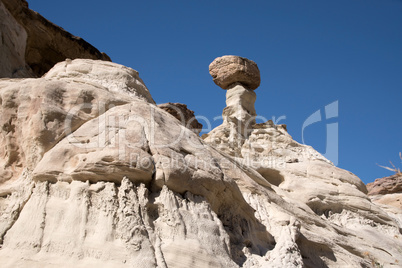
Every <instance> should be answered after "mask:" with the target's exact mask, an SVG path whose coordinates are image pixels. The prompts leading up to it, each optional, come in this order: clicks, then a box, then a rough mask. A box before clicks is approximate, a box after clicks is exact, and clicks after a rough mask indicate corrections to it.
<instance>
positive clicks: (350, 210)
mask: <svg viewBox="0 0 402 268" xmlns="http://www.w3.org/2000/svg"><path fill="white" fill-rule="evenodd" d="M236 87H237V89H236V90H235V91H232V93H233V94H232V93H231V94H229V97H228V100H229V101H228V102H227V103H228V106H229V107H232V106H236V105H240V106H244V107H247V109H246V108H244V107H243V108H242V109H244V110H248V112H249V115H250V116H251V117H252V116H254V113H252V111H251V107H253V105H251V103H253V102H254V101H253V98H250V99H249V98H245V99H244V98H242V97H239V96H243V95H242V94H244V92H249V91H245V90H249V89H247V88H245V87H244V86H242V85H241V84H236V85H235V86H234V87H233V88H236ZM230 90H231V89H229V90H228V92H230ZM236 92H240V93H239V94H238V95H236V94H237V93H236ZM242 92H243V93H242ZM235 93H236V94H235ZM246 94H248V93H246ZM0 98H1V101H0V109H1V110H0V116H1V117H0V125H1V132H0V148H1V151H0V161H1V162H0V168H1V170H0V172H1V173H0V178H1V180H0V215H1V216H0V245H1V247H0V259H1V260H2V264H1V265H2V267H169V268H172V267H173V268H175V267H376V266H379V265H384V266H385V267H399V264H400V263H401V262H402V254H401V252H400V249H401V248H402V237H401V233H400V230H401V228H402V220H401V219H402V217H401V211H400V210H396V208H395V210H386V209H383V208H382V207H380V206H378V205H376V204H374V203H372V202H371V201H370V199H369V198H368V197H367V195H366V193H367V190H366V187H365V185H364V184H363V183H362V182H361V181H360V180H359V178H357V177H356V176H354V175H353V174H351V173H350V172H348V171H345V170H341V169H339V168H337V167H335V166H333V165H332V164H331V162H329V161H328V160H326V159H325V158H324V157H323V156H321V155H320V154H319V153H318V152H316V151H315V150H314V149H313V148H311V147H308V146H305V145H301V144H298V143H297V142H295V141H294V140H293V139H292V138H291V136H290V135H289V134H288V133H287V132H286V128H285V127H284V126H277V125H274V124H273V123H272V122H270V121H269V122H266V123H264V124H254V125H251V126H250V125H247V124H245V123H244V122H245V121H244V120H246V121H247V120H249V119H247V117H242V116H237V113H228V116H227V119H226V120H225V121H224V122H223V124H222V125H221V126H219V127H217V128H216V129H215V130H213V131H212V132H211V133H209V134H208V135H207V136H206V137H205V139H204V140H203V139H201V138H199V137H198V134H196V133H194V132H193V131H192V130H190V129H189V128H187V127H185V126H184V125H183V123H182V122H180V121H179V120H177V119H176V118H175V117H174V116H172V115H171V114H169V113H168V112H166V111H165V110H164V109H162V108H160V107H158V106H156V105H155V103H154V101H153V100H152V97H151V95H150V93H149V91H148V89H147V88H146V86H145V84H144V83H143V81H142V80H141V79H140V78H139V76H138V73H137V72H136V71H134V70H132V69H130V68H127V67H124V66H121V65H118V64H114V63H110V62H105V61H94V60H82V59H81V60H72V61H71V60H68V61H64V62H60V63H58V64H57V65H56V66H55V67H54V68H53V69H51V70H50V71H49V72H48V73H47V74H46V75H45V76H44V77H42V78H38V79H2V80H0ZM254 100H255V98H254ZM235 110H236V109H235ZM236 111H240V110H236ZM239 125H240V127H239ZM232 127H235V128H236V129H235V130H233V131H234V132H232ZM238 129H240V132H239V131H238ZM243 130H244V131H243ZM242 131H243V132H242ZM236 133H237V134H238V133H242V135H243V134H244V135H243V136H242V137H241V139H240V138H238V137H236V136H232V137H231V135H235V134H236ZM226 152H230V155H228V154H226ZM268 161H273V162H268Z"/></svg>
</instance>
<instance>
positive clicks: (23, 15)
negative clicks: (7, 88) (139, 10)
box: [0, 0, 110, 78]
mask: <svg viewBox="0 0 402 268" xmlns="http://www.w3.org/2000/svg"><path fill="white" fill-rule="evenodd" d="M0 15H1V16H0V19H1V24H0V32H1V35H2V42H1V43H0V62H1V65H0V78H1V77H14V78H18V77H40V76H42V75H43V74H44V73H46V72H47V71H49V70H50V68H52V67H53V66H54V65H55V64H56V63H58V62H60V61H64V60H65V59H67V58H70V59H76V58H87V59H101V60H109V61H110V58H109V56H107V55H106V54H105V53H101V52H99V50H98V49H96V48H95V47H93V46H92V45H91V44H89V43H87V42H86V41H85V40H83V39H82V38H80V37H76V36H73V35H72V34H70V33H68V32H66V31H65V30H64V29H62V28H61V27H59V26H57V25H54V24H53V23H51V22H50V21H48V20H47V19H45V18H43V17H42V16H41V15H40V14H38V13H37V12H34V11H32V10H30V9H29V8H28V3H27V2H26V1H25V0H1V1H0Z"/></svg>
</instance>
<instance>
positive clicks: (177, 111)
mask: <svg viewBox="0 0 402 268" xmlns="http://www.w3.org/2000/svg"><path fill="white" fill-rule="evenodd" d="M158 107H159V108H161V109H162V110H165V111H166V112H168V113H170V114H171V115H173V116H174V118H176V119H177V120H179V121H180V122H181V123H182V124H183V125H184V126H185V127H187V128H189V129H191V130H192V131H193V132H194V133H196V134H199V133H200V132H201V130H202V124H200V122H198V120H197V118H196V117H195V115H194V111H192V110H190V109H188V108H187V105H185V104H182V103H171V102H169V103H162V104H159V105H158Z"/></svg>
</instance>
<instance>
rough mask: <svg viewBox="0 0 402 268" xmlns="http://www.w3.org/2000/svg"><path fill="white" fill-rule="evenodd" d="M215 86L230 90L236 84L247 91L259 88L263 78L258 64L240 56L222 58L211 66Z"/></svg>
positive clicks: (210, 70)
mask: <svg viewBox="0 0 402 268" xmlns="http://www.w3.org/2000/svg"><path fill="white" fill-rule="evenodd" d="M209 73H210V74H211V76H212V78H213V80H214V82H215V84H217V85H218V86H220V87H221V88H223V89H228V88H229V87H230V86H231V85H233V84H234V83H240V84H242V85H243V86H244V87H246V88H247V89H252V90H254V89H256V88H257V87H259V85H260V82H261V78H260V70H259V69H258V66H257V64H256V63H255V62H254V61H252V60H249V59H246V58H243V57H239V56H222V57H219V58H216V59H215V60H214V61H213V62H212V63H211V64H210V65H209Z"/></svg>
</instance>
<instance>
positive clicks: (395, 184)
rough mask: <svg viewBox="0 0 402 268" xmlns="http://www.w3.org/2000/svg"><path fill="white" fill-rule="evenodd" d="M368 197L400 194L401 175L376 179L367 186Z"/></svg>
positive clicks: (401, 188)
mask: <svg viewBox="0 0 402 268" xmlns="http://www.w3.org/2000/svg"><path fill="white" fill-rule="evenodd" d="M367 190H368V195H379V194H383V195H385V194H395V193H402V175H401V174H395V175H392V176H389V177H385V178H380V179H376V180H375V181H374V182H371V183H368V184H367Z"/></svg>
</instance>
